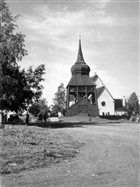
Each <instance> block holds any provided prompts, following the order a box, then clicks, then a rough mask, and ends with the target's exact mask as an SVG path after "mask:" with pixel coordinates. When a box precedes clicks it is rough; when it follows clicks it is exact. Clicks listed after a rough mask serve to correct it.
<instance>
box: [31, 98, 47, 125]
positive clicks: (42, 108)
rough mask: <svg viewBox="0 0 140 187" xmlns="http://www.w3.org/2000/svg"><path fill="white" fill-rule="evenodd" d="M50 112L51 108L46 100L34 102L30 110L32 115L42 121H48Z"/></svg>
mask: <svg viewBox="0 0 140 187" xmlns="http://www.w3.org/2000/svg"><path fill="white" fill-rule="evenodd" d="M48 111H49V107H48V104H47V101H46V99H40V100H39V101H38V102H34V103H33V104H32V105H31V106H30V108H29V112H30V114H32V115H34V116H35V117H38V118H39V120H41V121H42V120H43V119H44V121H46V119H47V117H48Z"/></svg>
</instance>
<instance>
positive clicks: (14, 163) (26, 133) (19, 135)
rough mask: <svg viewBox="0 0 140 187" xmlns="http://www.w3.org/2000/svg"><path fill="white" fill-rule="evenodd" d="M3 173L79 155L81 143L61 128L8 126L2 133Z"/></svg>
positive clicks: (0, 140) (0, 158) (31, 167)
mask: <svg viewBox="0 0 140 187" xmlns="http://www.w3.org/2000/svg"><path fill="white" fill-rule="evenodd" d="M0 142H1V143H0V144H1V152H0V163H1V171H0V173H1V174H10V173H19V172H20V171H23V170H31V169H33V168H41V167H46V166H49V165H50V164H53V163H58V162H60V161H63V160H64V159H71V158H73V157H75V156H76V154H77V153H78V150H79V148H80V147H81V146H82V144H81V143H79V142H77V141H74V140H73V139H72V137H71V136H69V135H67V134H65V133H63V132H61V130H60V129H50V128H41V127H36V126H26V125H25V126H24V125H16V126H8V125H6V127H5V128H4V129H3V130H1V132H0Z"/></svg>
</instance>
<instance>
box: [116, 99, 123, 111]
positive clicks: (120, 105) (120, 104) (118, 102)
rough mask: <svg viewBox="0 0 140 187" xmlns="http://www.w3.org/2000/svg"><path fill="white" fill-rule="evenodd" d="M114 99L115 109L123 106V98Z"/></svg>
mask: <svg viewBox="0 0 140 187" xmlns="http://www.w3.org/2000/svg"><path fill="white" fill-rule="evenodd" d="M114 100H115V110H117V109H118V108H122V107H123V100H122V99H114Z"/></svg>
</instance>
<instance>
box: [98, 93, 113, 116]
mask: <svg viewBox="0 0 140 187" xmlns="http://www.w3.org/2000/svg"><path fill="white" fill-rule="evenodd" d="M104 102H105V103H104ZM103 104H105V105H104V106H103ZM98 108H99V115H114V114H115V107H114V100H113V98H112V97H111V96H110V95H109V93H108V92H107V90H104V92H103V93H102V94H101V95H100V97H99V98H98Z"/></svg>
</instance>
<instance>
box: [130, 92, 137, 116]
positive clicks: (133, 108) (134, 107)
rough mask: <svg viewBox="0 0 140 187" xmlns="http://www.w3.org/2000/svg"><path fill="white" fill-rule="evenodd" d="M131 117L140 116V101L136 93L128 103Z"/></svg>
mask: <svg viewBox="0 0 140 187" xmlns="http://www.w3.org/2000/svg"><path fill="white" fill-rule="evenodd" d="M127 108H128V112H129V116H131V115H137V114H139V100H138V97H137V95H136V93H135V92H133V93H132V94H131V95H130V97H129V99H128V102H127Z"/></svg>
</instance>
